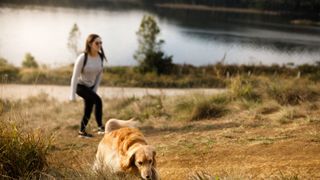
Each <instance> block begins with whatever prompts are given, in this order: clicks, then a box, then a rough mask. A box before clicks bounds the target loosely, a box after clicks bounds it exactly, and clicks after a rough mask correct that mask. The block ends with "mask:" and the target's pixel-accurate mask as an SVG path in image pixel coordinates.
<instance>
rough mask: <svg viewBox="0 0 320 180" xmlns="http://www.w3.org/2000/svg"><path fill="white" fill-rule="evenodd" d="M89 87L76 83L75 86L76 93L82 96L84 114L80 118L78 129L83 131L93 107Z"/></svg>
mask: <svg viewBox="0 0 320 180" xmlns="http://www.w3.org/2000/svg"><path fill="white" fill-rule="evenodd" d="M91 91H92V90H91V89H90V88H88V87H86V86H84V85H78V86H77V94H78V95H79V96H80V97H82V98H83V102H84V114H83V117H82V120H81V124H80V131H81V132H83V131H85V129H86V126H87V124H88V122H89V119H90V116H91V112H92V109H93V104H94V103H93V100H92V98H91V97H90V93H91Z"/></svg>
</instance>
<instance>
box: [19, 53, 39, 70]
mask: <svg viewBox="0 0 320 180" xmlns="http://www.w3.org/2000/svg"><path fill="white" fill-rule="evenodd" d="M22 67H26V68H38V67H39V65H38V63H37V62H36V60H35V58H34V57H33V56H32V55H31V53H26V55H25V56H24V60H23V62H22Z"/></svg>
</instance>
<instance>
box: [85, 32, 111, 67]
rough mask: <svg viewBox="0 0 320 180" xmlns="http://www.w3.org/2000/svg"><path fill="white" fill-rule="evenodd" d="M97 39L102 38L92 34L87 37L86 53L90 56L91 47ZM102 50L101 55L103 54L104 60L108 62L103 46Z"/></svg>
mask: <svg viewBox="0 0 320 180" xmlns="http://www.w3.org/2000/svg"><path fill="white" fill-rule="evenodd" d="M97 38H100V36H99V35H97V34H90V35H89V36H88V37H87V40H86V49H85V50H84V52H85V53H87V54H90V53H91V46H90V44H92V43H93V41H94V40H96V39H97ZM100 50H101V52H99V54H101V56H102V60H103V59H104V60H106V61H107V62H108V60H107V57H106V55H105V54H104V51H103V47H102V46H101V49H100Z"/></svg>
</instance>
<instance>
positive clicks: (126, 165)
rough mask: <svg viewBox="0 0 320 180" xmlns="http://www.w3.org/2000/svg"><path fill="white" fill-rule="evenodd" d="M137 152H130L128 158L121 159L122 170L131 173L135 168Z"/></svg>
mask: <svg viewBox="0 0 320 180" xmlns="http://www.w3.org/2000/svg"><path fill="white" fill-rule="evenodd" d="M135 154H136V153H135V151H133V152H129V153H128V154H127V155H126V156H123V157H122V159H121V168H122V169H123V170H124V171H131V170H132V168H133V167H134V166H135V165H134V163H135Z"/></svg>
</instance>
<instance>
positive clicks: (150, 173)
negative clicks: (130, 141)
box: [127, 145, 158, 180]
mask: <svg viewBox="0 0 320 180" xmlns="http://www.w3.org/2000/svg"><path fill="white" fill-rule="evenodd" d="M128 155H129V157H128V162H127V164H128V167H130V168H132V169H137V170H138V171H139V174H140V176H141V178H143V179H146V180H156V179H158V173H157V171H156V169H155V168H156V158H155V157H156V151H155V149H154V147H152V146H150V145H143V146H139V147H137V148H134V149H133V150H132V151H130V152H129V153H128Z"/></svg>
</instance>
